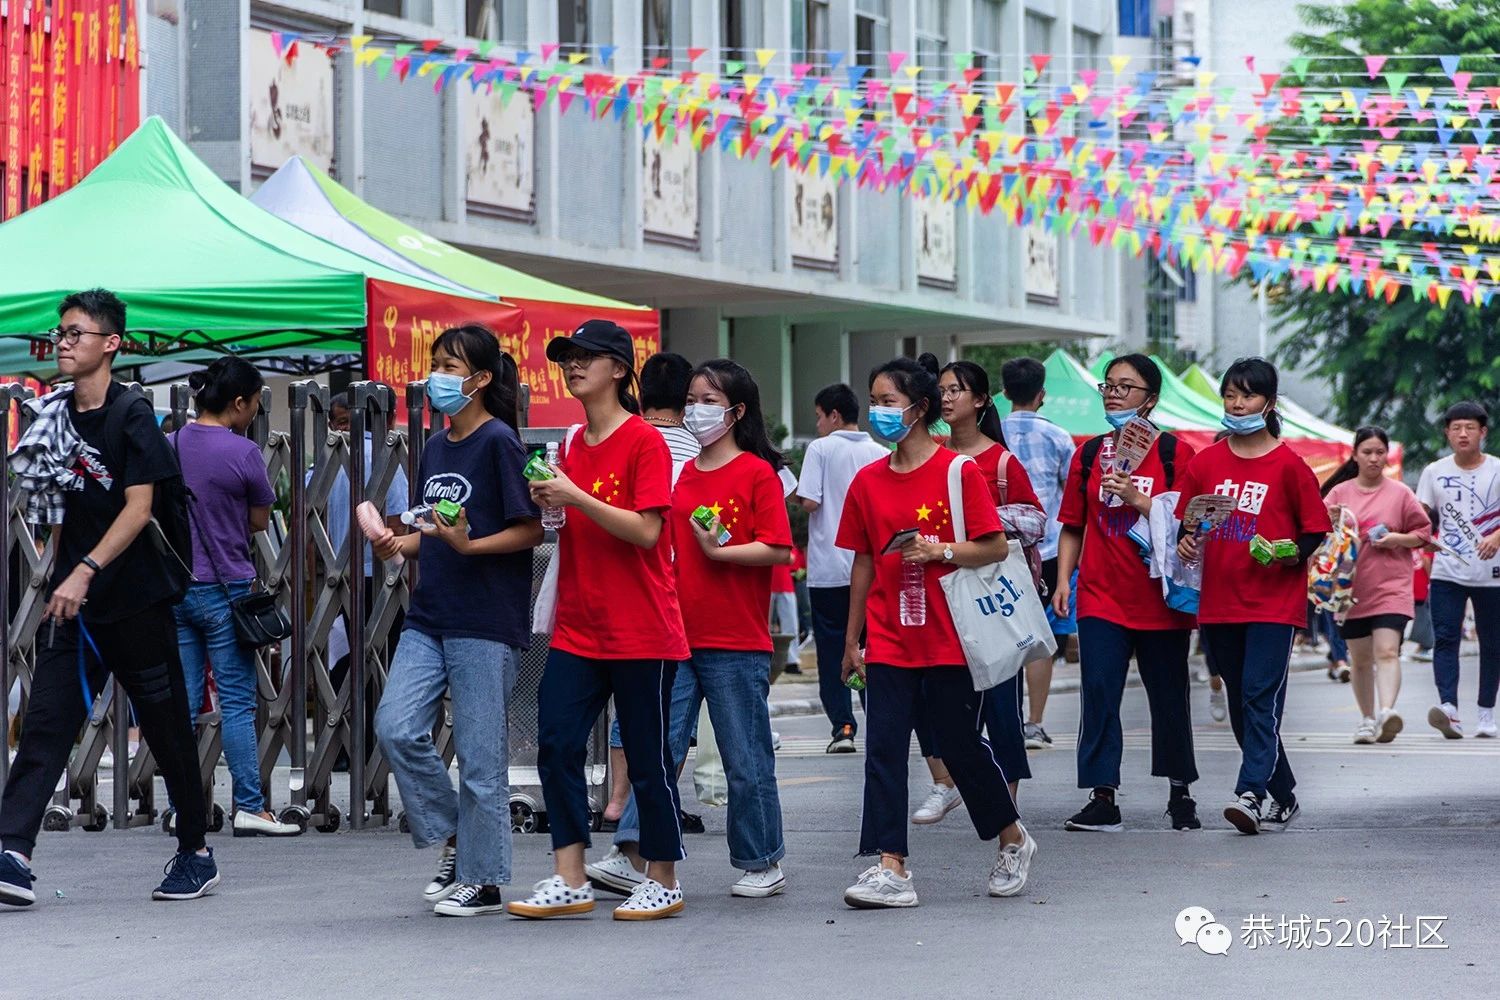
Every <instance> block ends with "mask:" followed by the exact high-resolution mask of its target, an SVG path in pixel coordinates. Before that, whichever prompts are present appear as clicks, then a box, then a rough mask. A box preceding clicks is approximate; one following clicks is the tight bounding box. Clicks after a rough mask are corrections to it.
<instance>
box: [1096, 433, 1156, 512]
mask: <svg viewBox="0 0 1500 1000" xmlns="http://www.w3.org/2000/svg"><path fill="white" fill-rule="evenodd" d="M1103 446H1104V435H1103V434H1100V435H1099V436H1098V437H1094V438H1089V439H1088V440H1087V441H1085V442H1084V443H1083V455H1082V458H1081V461H1082V462H1083V470H1082V475H1081V476H1079V483H1078V488H1079V490H1080V491H1081V492H1082V493H1083V499H1084V502H1085V503H1087V502H1088V498H1089V473H1091V472H1093V471H1094V465H1095V464H1096V463H1097V462H1098V461H1099V449H1100V448H1102V447H1103ZM1156 454H1157V456H1158V457H1159V458H1160V459H1161V465H1162V469H1163V470H1165V472H1166V479H1167V486H1166V490H1162V492H1163V493H1165V492H1166V491H1167V490H1170V489H1171V488H1172V483H1173V482H1174V481H1175V480H1176V479H1177V436H1176V435H1175V434H1171V433H1168V432H1167V431H1162V432H1161V436H1160V437H1158V438H1157V439H1156Z"/></svg>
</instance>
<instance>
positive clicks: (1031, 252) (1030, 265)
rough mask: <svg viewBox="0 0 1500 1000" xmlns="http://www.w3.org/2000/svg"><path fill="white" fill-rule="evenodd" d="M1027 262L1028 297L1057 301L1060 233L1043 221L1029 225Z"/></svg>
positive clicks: (1025, 272) (1050, 303)
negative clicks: (1058, 240) (1058, 239)
mask: <svg viewBox="0 0 1500 1000" xmlns="http://www.w3.org/2000/svg"><path fill="white" fill-rule="evenodd" d="M1025 261H1026V265H1025V270H1024V273H1023V278H1022V281H1023V284H1024V286H1025V290H1026V301H1028V302H1040V303H1044V304H1046V305H1057V299H1058V296H1059V294H1061V291H1062V279H1061V277H1060V276H1059V271H1058V246H1057V234H1056V233H1054V232H1053V231H1052V230H1051V229H1049V228H1048V227H1047V224H1046V223H1044V222H1033V223H1031V224H1030V225H1028V226H1027V227H1026V257H1025Z"/></svg>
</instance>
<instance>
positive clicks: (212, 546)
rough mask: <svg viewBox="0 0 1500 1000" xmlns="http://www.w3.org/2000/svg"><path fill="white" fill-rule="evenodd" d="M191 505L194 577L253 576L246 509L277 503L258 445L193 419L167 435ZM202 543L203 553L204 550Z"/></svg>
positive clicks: (233, 578) (213, 580)
mask: <svg viewBox="0 0 1500 1000" xmlns="http://www.w3.org/2000/svg"><path fill="white" fill-rule="evenodd" d="M170 440H171V444H172V446H173V448H174V449H176V451H177V454H178V455H179V456H180V460H181V462H182V477H183V479H184V480H186V481H187V486H188V489H190V490H192V491H193V496H195V497H197V500H196V501H195V502H194V503H193V504H192V517H193V575H194V576H195V577H197V578H198V582H199V583H216V582H218V581H219V580H223V581H224V582H226V583H231V582H237V581H242V580H250V579H253V578H254V577H255V564H254V563H253V562H251V561H250V508H252V507H269V506H271V504H273V503H275V501H276V493H275V491H273V490H272V489H271V481H270V479H269V478H268V477H267V476H266V464H265V462H264V461H263V460H262V459H261V457H260V448H259V447H257V446H256V444H255V442H254V441H251V440H250V439H249V438H243V437H240V436H239V435H238V434H236V433H234V432H233V431H231V430H230V429H229V428H227V427H214V426H211V425H208V424H198V423H192V424H188V425H186V426H185V427H183V428H182V430H180V431H177V432H176V433H174V434H172V435H170ZM204 546H207V547H208V548H207V551H205V550H204Z"/></svg>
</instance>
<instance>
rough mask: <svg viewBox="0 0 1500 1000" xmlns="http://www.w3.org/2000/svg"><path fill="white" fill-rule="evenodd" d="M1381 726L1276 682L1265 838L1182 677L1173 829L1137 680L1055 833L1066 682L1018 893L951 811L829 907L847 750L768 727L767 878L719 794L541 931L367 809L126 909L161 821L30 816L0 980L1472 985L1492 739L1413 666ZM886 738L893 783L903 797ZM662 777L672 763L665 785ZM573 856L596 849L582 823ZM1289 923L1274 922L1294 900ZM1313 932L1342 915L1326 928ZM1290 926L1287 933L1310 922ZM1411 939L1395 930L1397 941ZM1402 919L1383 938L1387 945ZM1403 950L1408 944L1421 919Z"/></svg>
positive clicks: (415, 988) (564, 988) (582, 991)
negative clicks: (1292, 946) (1190, 786)
mask: <svg viewBox="0 0 1500 1000" xmlns="http://www.w3.org/2000/svg"><path fill="white" fill-rule="evenodd" d="M1405 668H1406V688H1405V690H1404V692H1403V695H1402V698H1401V702H1400V705H1401V708H1402V709H1403V712H1404V714H1405V715H1406V717H1407V720H1408V725H1407V729H1406V731H1405V732H1404V733H1403V734H1402V735H1401V736H1400V737H1399V738H1398V739H1397V740H1396V742H1394V743H1392V744H1389V745H1386V746H1376V747H1356V746H1354V745H1353V744H1352V743H1351V741H1350V738H1351V735H1352V732H1353V729H1354V726H1355V723H1356V721H1357V713H1356V711H1355V709H1354V705H1353V697H1352V693H1351V692H1350V690H1349V688H1348V687H1347V686H1345V685H1338V684H1333V683H1330V682H1329V681H1328V680H1327V678H1326V677H1325V676H1324V675H1323V674H1322V673H1321V672H1317V673H1313V672H1305V673H1299V674H1297V675H1295V676H1293V678H1292V679H1291V681H1290V685H1289V690H1288V697H1287V704H1288V709H1287V716H1286V721H1285V724H1284V726H1283V733H1284V738H1285V743H1286V747H1287V753H1288V757H1289V759H1290V762H1291V764H1292V767H1293V768H1294V770H1295V771H1296V774H1297V777H1298V780H1299V787H1298V795H1299V798H1300V800H1301V802H1302V806H1303V810H1304V811H1303V814H1302V816H1301V818H1300V819H1299V821H1298V822H1297V823H1296V824H1295V825H1294V826H1293V827H1292V828H1291V829H1289V830H1288V831H1286V832H1285V833H1281V834H1266V835H1262V836H1260V837H1243V836H1240V835H1238V834H1236V833H1233V832H1232V831H1230V830H1229V829H1228V827H1227V826H1226V824H1225V823H1224V821H1223V820H1222V818H1221V817H1220V811H1221V809H1222V807H1223V805H1224V804H1225V803H1226V802H1227V801H1228V799H1229V798H1230V793H1231V791H1232V789H1233V782H1234V775H1235V772H1236V769H1237V767H1238V763H1239V758H1238V754H1237V752H1236V751H1235V748H1234V743H1233V738H1232V736H1231V735H1230V734H1229V731H1228V728H1227V726H1222V725H1214V724H1212V723H1211V722H1209V721H1208V712H1207V705H1206V697H1207V695H1206V692H1205V689H1204V688H1203V687H1201V686H1195V687H1194V690H1193V697H1194V699H1195V701H1194V716H1195V718H1196V719H1198V720H1199V724H1198V727H1197V745H1198V762H1199V768H1200V770H1201V771H1202V774H1203V777H1202V780H1200V782H1199V783H1198V784H1197V785H1196V786H1195V787H1194V792H1195V795H1196V797H1197V799H1198V801H1199V805H1200V810H1201V813H1202V816H1203V818H1204V821H1205V829H1204V830H1202V831H1199V832H1195V833H1174V832H1172V831H1171V830H1170V829H1169V828H1168V827H1167V824H1166V821H1165V820H1164V819H1163V817H1162V815H1161V814H1162V810H1163V807H1164V805H1165V799H1166V787H1165V782H1164V781H1162V780H1160V779H1153V778H1150V777H1148V770H1149V759H1148V747H1149V726H1148V716H1147V713H1146V707H1145V698H1144V694H1143V693H1142V692H1141V691H1140V690H1139V689H1138V688H1132V689H1130V690H1127V692H1126V694H1125V725H1126V734H1127V735H1126V753H1125V762H1124V787H1123V789H1122V791H1121V798H1120V802H1121V806H1122V809H1123V810H1124V814H1125V822H1126V826H1127V831H1126V832H1125V833H1124V834H1119V835H1108V834H1083V833H1065V832H1063V830H1062V829H1061V826H1062V821H1063V819H1064V818H1065V817H1066V816H1068V815H1069V814H1071V813H1072V812H1073V811H1074V810H1076V809H1077V808H1078V807H1079V806H1080V805H1081V804H1082V802H1083V800H1084V797H1085V793H1083V792H1081V791H1079V790H1078V789H1077V788H1076V787H1075V785H1076V780H1075V770H1074V761H1073V755H1072V751H1071V747H1072V743H1073V739H1072V737H1071V735H1070V734H1072V733H1073V732H1074V731H1075V729H1076V725H1077V696H1076V695H1075V694H1069V693H1064V692H1060V693H1058V694H1057V695H1056V696H1055V697H1054V698H1053V699H1052V701H1051V704H1050V706H1049V709H1048V719H1047V723H1048V728H1049V729H1050V730H1051V732H1052V733H1053V735H1054V736H1055V737H1056V738H1057V743H1058V745H1057V747H1056V748H1055V749H1052V750H1048V751H1043V752H1039V753H1036V754H1033V755H1032V757H1031V765H1032V769H1033V772H1034V777H1033V779H1032V780H1031V781H1028V782H1025V783H1023V786H1022V791H1021V794H1020V804H1021V810H1022V813H1023V815H1024V818H1025V822H1026V824H1027V826H1028V828H1029V829H1030V831H1031V833H1032V834H1033V835H1034V836H1035V837H1036V839H1037V841H1038V843H1039V845H1040V851H1039V853H1038V855H1037V858H1036V862H1035V865H1034V867H1033V869H1032V876H1031V881H1030V883H1029V884H1028V886H1027V888H1026V890H1025V892H1024V894H1023V895H1021V896H1019V897H1017V898H1014V899H991V898H989V897H988V896H986V895H985V893H984V879H985V875H986V872H987V870H988V867H989V864H990V862H991V860H992V858H993V852H994V847H993V845H992V844H985V843H981V842H980V841H979V840H978V839H977V838H976V837H975V836H974V832H973V829H972V827H971V826H970V825H969V823H968V820H967V815H966V813H965V812H964V811H963V810H962V809H959V810H956V811H954V812H953V813H951V814H950V815H949V816H948V818H947V819H946V820H945V821H944V822H943V823H941V824H939V825H937V826H933V827H918V828H915V829H914V830H913V833H912V852H913V855H912V858H911V867H912V870H913V872H914V874H915V877H916V884H917V888H918V892H919V893H920V896H921V906H919V907H918V908H916V909H913V910H904V911H878V912H857V911H853V910H850V909H848V908H846V907H845V906H844V905H843V903H842V901H841V893H842V890H843V888H844V887H845V886H846V885H847V884H849V883H850V882H851V881H852V880H853V879H854V877H855V876H856V875H857V874H858V873H859V871H860V870H861V868H862V867H863V866H864V864H865V862H863V861H862V860H860V859H856V858H854V857H853V856H852V855H853V853H854V850H855V847H856V844H857V841H858V826H859V814H860V796H861V788H862V769H863V755H862V754H854V755H843V756H827V755H825V754H824V753H823V752H822V750H823V744H824V742H825V741H826V739H827V724H826V722H825V721H824V720H823V719H821V718H817V717H810V716H808V717H786V718H780V719H778V720H777V723H776V725H777V728H778V730H779V731H780V732H781V734H782V738H783V749H782V752H781V754H780V756H779V760H778V774H779V775H780V781H781V790H782V796H783V812H784V818H785V829H786V839H787V858H786V861H785V868H786V871H787V874H788V878H789V881H790V884H789V888H788V890H787V892H786V894H785V895H783V896H780V897H775V898H772V899H768V900H743V899H733V898H731V897H730V896H729V895H728V891H727V890H728V886H729V884H730V883H731V881H732V880H733V878H734V873H733V872H732V871H731V870H730V868H729V866H728V864H727V851H726V847H725V844H724V839H723V830H724V812H723V810H716V809H702V812H704V814H705V820H706V822H707V824H708V828H709V830H708V833H706V834H704V835H701V836H692V837H689V839H688V850H689V854H690V856H689V858H688V860H687V861H686V862H684V863H683V864H682V865H681V867H680V869H679V871H680V874H681V878H682V882H683V885H684V888H685V890H686V891H687V900H688V905H687V909H686V911H685V913H684V914H683V915H682V916H681V917H679V918H676V919H673V920H669V921H665V922H661V923H655V924H621V923H617V922H614V921H612V920H610V919H609V903H610V902H611V901H612V898H610V897H605V898H604V902H603V903H602V904H601V906H600V907H599V909H598V910H596V911H595V912H594V913H593V914H592V915H591V916H589V917H586V918H580V919H576V920H570V921H566V922H554V923H546V924H531V923H524V922H520V921H514V920H511V919H509V918H504V917H485V918H478V919H472V920H453V919H442V918H437V917H434V916H432V915H431V913H430V912H429V911H428V910H427V909H426V908H425V907H424V906H423V905H422V903H421V900H420V892H421V888H422V885H423V884H424V883H425V881H426V880H427V878H428V876H429V874H430V868H431V866H432V865H433V863H434V860H435V858H434V855H433V854H432V853H431V852H416V851H414V850H412V849H411V846H410V841H409V840H408V838H406V837H404V836H402V835H400V834H399V833H397V832H396V831H395V830H394V829H377V830H372V831H366V832H362V833H351V832H341V833H337V834H318V833H308V834H306V835H305V836H303V837H300V838H298V839H296V840H292V841H280V842H274V841H253V840H232V839H230V838H229V837H228V836H226V835H215V836H213V837H212V838H211V843H212V845H213V846H214V848H215V850H216V852H217V854H218V857H219V861H220V865H221V869H222V872H223V876H224V883H223V885H222V886H221V887H220V888H219V890H218V892H217V894H216V895H214V896H213V897H211V898H208V899H205V900H201V901H197V902H192V903H180V904H165V903H152V902H150V901H149V900H148V894H149V891H150V889H151V888H152V887H153V886H154V885H155V883H156V881H157V879H158V878H159V872H160V866H161V865H162V864H163V863H165V862H166V861H167V860H168V857H169V854H170V851H171V842H170V841H169V840H168V839H167V838H165V837H164V836H163V835H162V834H161V833H160V832H157V831H153V830H135V831H128V832H118V831H113V830H108V831H105V832H102V833H86V832H82V831H79V830H74V831H70V832H68V833H57V834H44V835H43V836H42V839H41V842H40V844H39V846H38V849H37V856H36V867H37V872H38V875H39V878H40V881H39V883H38V886H37V889H38V897H39V899H38V903H37V905H36V906H35V907H33V908H31V909H30V910H10V909H5V908H0V941H3V942H4V949H3V951H0V955H3V956H4V960H3V961H0V997H6V998H9V997H17V998H20V997H27V998H31V997H53V996H63V995H69V996H99V997H116V996H120V997H124V996H129V997H157V996H161V997H178V998H183V997H200V996H222V997H240V996H245V997H250V996H256V997H329V996H337V997H343V996H351V997H354V996H359V997H363V996H379V997H426V996H440V995H441V996H452V995H469V994H474V995H502V996H504V995H517V996H522V997H568V998H575V997H583V996H591V995H601V996H619V995H625V996H631V997H640V996H661V997H714V996H722V995H734V996H737V997H776V998H781V997H797V998H801V997H846V996H847V997H855V998H865V997H871V998H885V997H892V998H897V997H919V996H922V997H925V996H934V997H941V996H965V997H968V996H973V997H990V996H994V997H1000V996H1005V997H1011V996H1025V997H1033V996H1034V997H1062V996H1072V997H1077V996H1131V997H1133V996H1153V997H1155V996H1177V995H1181V996H1192V997H1195V998H1196V997H1219V996H1233V997H1242V996H1245V995H1247V994H1248V995H1257V996H1265V995H1272V996H1274V995H1277V994H1279V993H1284V992H1287V991H1292V990H1295V991H1296V992H1297V993H1298V994H1309V993H1310V994H1313V995H1316V996H1318V997H1320V998H1321V997H1342V996H1351V997H1354V996H1357V997H1360V998H1362V1000H1363V998H1366V997H1370V996H1427V995H1432V994H1434V993H1437V992H1439V991H1442V992H1443V993H1447V994H1455V995H1461V996H1464V995H1467V996H1474V995H1479V996H1486V995H1493V994H1494V987H1493V986H1492V985H1491V982H1490V980H1491V978H1492V975H1491V973H1490V972H1489V971H1488V968H1489V966H1490V964H1491V963H1490V962H1489V961H1488V959H1489V957H1490V956H1491V954H1492V952H1493V944H1492V942H1493V933H1492V925H1493V920H1494V914H1495V905H1494V899H1493V889H1492V888H1491V882H1492V871H1493V864H1494V861H1493V859H1494V857H1495V853H1496V847H1497V846H1500V791H1497V788H1496V781H1495V773H1496V768H1497V765H1500V741H1482V740H1475V739H1467V740H1464V741H1462V742H1448V741H1445V740H1443V739H1442V738H1441V737H1440V736H1439V735H1438V734H1437V733H1435V732H1434V731H1433V730H1431V729H1429V728H1428V727H1427V726H1426V724H1425V721H1424V718H1425V714H1426V709H1427V707H1428V705H1429V704H1430V703H1431V701H1432V700H1433V689H1432V681H1431V669H1430V667H1428V666H1427V665H1424V664H1414V663H1407V664H1405ZM1475 674H1477V668H1476V666H1475V664H1474V662H1473V661H1472V660H1466V662H1465V677H1464V687H1463V692H1464V696H1463V705H1462V706H1461V708H1462V710H1463V715H1464V719H1465V722H1467V723H1468V724H1469V725H1470V726H1471V727H1472V725H1473V721H1474V698H1475V686H1474V675H1475ZM925 777H926V774H925V767H924V765H923V764H922V762H921V760H920V759H919V758H917V757H916V756H915V753H914V754H913V758H912V762H911V790H912V800H913V804H915V802H916V801H917V800H918V797H919V796H920V795H921V794H922V793H923V792H924V791H925V786H926V782H925V780H924V779H925ZM683 789H684V798H685V799H691V796H692V783H691V780H689V779H684V781H683ZM596 843H597V844H599V845H601V846H600V847H598V848H596V850H595V852H594V853H595V854H597V853H598V852H599V851H601V850H602V849H603V846H602V845H603V844H604V843H605V841H604V840H603V839H599V840H597V841H596ZM549 872H550V859H549V857H548V843H547V839H546V837H545V836H538V835H531V836H525V837H517V838H516V852H515V882H516V887H515V888H514V889H512V890H508V893H509V895H510V896H512V897H513V896H514V895H515V894H516V893H517V892H518V891H519V890H520V888H521V887H523V886H525V885H528V884H529V883H531V882H532V881H535V880H536V879H539V878H542V877H544V876H545V875H546V874H548V873H549ZM1187 906H1202V907H1206V908H1207V909H1209V910H1210V911H1212V912H1213V913H1214V914H1215V915H1216V917H1217V918H1218V920H1219V921H1220V922H1222V923H1223V924H1225V925H1226V926H1227V927H1228V929H1229V931H1230V932H1231V933H1232V935H1233V943H1232V944H1231V946H1230V948H1229V952H1228V954H1227V955H1224V956H1214V955H1208V954H1205V953H1203V952H1202V951H1201V950H1200V949H1199V948H1198V947H1197V946H1196V945H1193V944H1189V945H1181V944H1179V941H1178V938H1177V936H1176V934H1175V932H1174V929H1173V923H1174V918H1175V916H1176V915H1177V913H1178V912H1179V911H1180V910H1182V909H1183V908H1184V907H1187ZM1262 914H1264V915H1266V917H1267V918H1268V920H1269V923H1270V926H1271V935H1272V937H1273V942H1272V944H1271V945H1270V946H1267V947H1260V948H1256V949H1254V950H1252V949H1250V948H1249V947H1248V946H1247V945H1246V943H1245V941H1244V940H1243V938H1242V936H1241V934H1242V930H1243V929H1244V925H1245V921H1246V920H1247V918H1251V917H1252V916H1257V915H1262ZM1301 914H1306V915H1307V916H1308V917H1310V918H1313V919H1314V920H1316V919H1318V918H1325V919H1328V920H1331V921H1336V920H1339V919H1344V920H1347V921H1349V926H1350V928H1351V930H1350V932H1349V940H1350V942H1352V943H1356V946H1354V947H1344V948H1337V947H1331V946H1329V947H1315V948H1311V949H1307V950H1290V951H1289V950H1287V949H1286V948H1285V947H1283V946H1281V945H1279V944H1277V943H1276V942H1275V940H1274V939H1275V937H1276V936H1277V926H1278V921H1279V918H1281V917H1282V916H1286V917H1288V918H1296V917H1298V916H1299V915H1301ZM1401 915H1404V917H1405V920H1406V922H1407V923H1408V924H1411V925H1415V923H1416V918H1417V917H1418V916H1427V917H1436V916H1442V917H1445V918H1446V919H1445V920H1444V921H1442V923H1441V926H1440V928H1439V931H1438V933H1439V934H1440V935H1441V937H1442V940H1443V942H1444V943H1445V944H1446V945H1447V947H1446V948H1445V949H1428V948H1424V949H1421V950H1418V949H1416V948H1394V947H1387V948H1384V949H1382V948H1381V947H1380V942H1379V939H1377V940H1376V942H1375V944H1374V945H1373V946H1371V947H1359V946H1357V942H1358V941H1359V940H1360V923H1359V922H1360V921H1361V920H1369V921H1371V924H1370V925H1369V930H1367V931H1366V934H1367V935H1368V933H1369V932H1370V931H1373V929H1374V927H1375V926H1377V925H1378V922H1379V921H1380V920H1381V918H1382V917H1387V918H1390V919H1392V920H1395V921H1396V922H1397V923H1398V924H1399V922H1400V919H1401ZM1287 926H1288V927H1292V926H1295V921H1293V922H1292V923H1289V924H1288V925H1287ZM1330 929H1331V932H1332V934H1333V936H1334V938H1335V940H1336V939H1337V938H1339V937H1343V936H1344V933H1345V932H1344V930H1343V925H1338V924H1334V925H1331V928H1330ZM1314 936H1315V938H1316V934H1315V935H1314ZM1404 937H1405V941H1406V943H1408V944H1415V943H1416V938H1417V935H1416V928H1415V926H1413V927H1412V928H1411V929H1410V930H1408V931H1406V932H1405V934H1404ZM1400 939H1401V937H1400V934H1399V932H1397V936H1394V937H1388V938H1387V943H1388V944H1395V943H1399V941H1400ZM1429 943H1430V942H1429Z"/></svg>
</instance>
